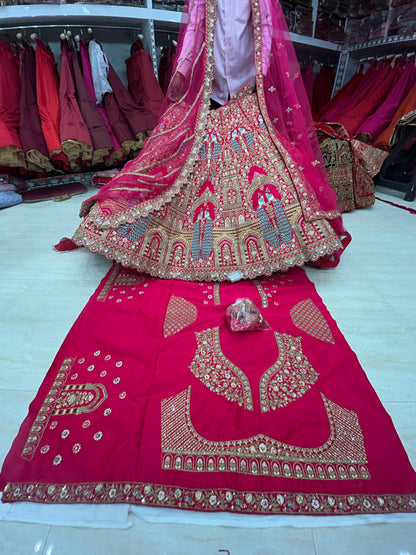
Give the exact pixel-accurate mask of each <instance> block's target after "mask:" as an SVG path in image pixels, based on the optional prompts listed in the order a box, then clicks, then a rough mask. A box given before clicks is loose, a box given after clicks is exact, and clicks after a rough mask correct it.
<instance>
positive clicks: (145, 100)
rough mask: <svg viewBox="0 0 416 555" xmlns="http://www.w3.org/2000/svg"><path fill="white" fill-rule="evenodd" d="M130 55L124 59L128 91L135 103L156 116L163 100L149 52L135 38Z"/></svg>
mask: <svg viewBox="0 0 416 555" xmlns="http://www.w3.org/2000/svg"><path fill="white" fill-rule="evenodd" d="M130 52H131V55H130V57H129V58H127V60H126V70H127V80H128V83H129V92H130V94H131V95H132V97H133V98H134V100H135V102H136V104H138V105H139V106H143V107H144V108H146V109H147V110H149V111H150V112H152V113H153V114H154V115H155V116H156V117H158V116H159V112H160V107H161V106H162V102H163V92H162V89H161V88H160V85H159V82H158V80H157V79H156V76H155V72H154V71H153V66H152V62H151V59H150V55H149V53H148V52H147V51H146V50H145V49H144V48H143V43H142V41H141V40H140V39H137V40H136V41H135V42H134V43H133V44H132V46H131V49H130Z"/></svg>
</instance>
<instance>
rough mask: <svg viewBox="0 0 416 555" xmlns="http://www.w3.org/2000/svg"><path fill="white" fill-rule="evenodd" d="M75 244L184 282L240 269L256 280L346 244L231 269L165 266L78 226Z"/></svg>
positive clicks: (334, 242) (228, 277)
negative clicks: (103, 241)
mask: <svg viewBox="0 0 416 555" xmlns="http://www.w3.org/2000/svg"><path fill="white" fill-rule="evenodd" d="M72 240H73V241H74V243H75V244H76V245H78V246H80V247H86V248H87V249H88V250H89V251H91V252H93V253H98V254H100V255H102V256H105V258H107V260H113V261H114V262H116V263H120V264H121V265H122V266H124V267H125V268H133V269H134V270H137V271H138V272H139V273H146V274H149V275H151V276H153V277H156V278H161V279H180V280H183V281H216V282H220V281H232V278H233V276H234V273H235V272H236V271H239V272H240V273H241V279H256V278H258V277H261V276H263V275H265V276H270V275H271V274H272V273H273V272H279V271H280V272H286V271H287V270H289V269H290V268H295V267H296V266H299V267H300V266H303V265H304V264H306V263H308V262H316V261H317V260H319V259H320V258H321V257H323V256H326V255H329V256H330V255H331V254H333V253H334V252H336V251H337V250H339V249H340V248H341V247H342V243H341V241H340V240H339V239H334V238H332V239H331V240H329V241H328V242H327V243H326V244H324V245H322V243H320V244H318V245H316V246H315V248H313V249H311V247H310V246H308V249H309V250H307V251H306V249H305V251H306V252H304V251H299V252H298V253H297V254H296V255H295V254H291V255H289V257H288V258H286V259H284V260H273V261H268V262H264V263H262V264H250V265H246V266H244V267H239V266H232V267H227V268H224V267H223V268H221V267H216V268H190V267H185V268H183V269H182V268H174V269H172V268H171V267H169V266H168V265H166V266H161V265H159V264H156V263H152V262H151V261H150V260H146V259H144V258H143V259H141V258H139V257H138V256H136V257H135V256H134V255H132V254H131V253H128V252H127V251H126V250H123V249H121V248H114V247H109V246H107V245H106V244H103V243H102V242H101V240H100V239H97V238H96V237H94V235H93V234H92V233H91V234H90V233H89V232H88V231H85V230H84V229H82V228H81V227H80V228H78V229H77V231H76V232H75V235H74V237H73V238H72Z"/></svg>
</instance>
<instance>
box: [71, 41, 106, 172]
mask: <svg viewBox="0 0 416 555" xmlns="http://www.w3.org/2000/svg"><path fill="white" fill-rule="evenodd" d="M69 55H70V60H71V66H72V72H73V75H74V84H75V88H76V98H77V101H78V106H79V109H80V112H81V115H82V118H83V120H84V121H85V124H86V126H87V128H88V132H89V134H90V137H91V142H92V147H93V153H92V160H91V165H92V166H96V165H97V164H101V163H102V162H103V161H104V159H105V158H106V157H107V156H108V155H109V153H110V151H111V149H112V147H113V143H112V141H111V137H110V133H109V132H108V130H107V127H106V126H105V123H104V121H103V118H102V117H101V114H100V113H99V112H98V110H97V107H96V103H95V102H94V101H93V99H92V98H91V95H90V93H89V92H88V90H87V87H86V84H85V80H84V77H83V75H82V71H81V65H80V62H79V59H78V54H77V52H76V50H75V49H72V50H71V51H70V52H69Z"/></svg>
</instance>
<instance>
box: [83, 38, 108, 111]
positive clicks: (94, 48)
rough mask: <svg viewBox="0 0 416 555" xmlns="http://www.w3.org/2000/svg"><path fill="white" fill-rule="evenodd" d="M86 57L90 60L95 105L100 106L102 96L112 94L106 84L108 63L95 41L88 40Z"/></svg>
mask: <svg viewBox="0 0 416 555" xmlns="http://www.w3.org/2000/svg"><path fill="white" fill-rule="evenodd" d="M88 55H89V58H90V64H91V71H92V79H93V83H94V91H95V97H96V99H97V104H99V105H102V103H103V98H104V95H105V94H107V93H112V92H113V89H112V88H111V85H110V83H109V82H108V69H109V63H108V60H107V57H106V55H105V54H104V52H103V49H102V48H101V45H100V44H99V43H98V42H97V41H95V40H90V41H89V42H88Z"/></svg>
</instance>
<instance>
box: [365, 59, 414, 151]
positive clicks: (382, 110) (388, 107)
mask: <svg viewBox="0 0 416 555" xmlns="http://www.w3.org/2000/svg"><path fill="white" fill-rule="evenodd" d="M415 83H416V67H415V65H414V63H410V64H409V65H408V66H407V67H406V68H405V69H404V70H403V74H402V76H401V77H400V79H399V81H398V82H397V83H396V85H395V86H394V87H393V89H392V90H391V92H390V94H389V96H388V97H387V98H386V100H385V101H384V102H383V104H381V106H380V107H379V108H378V109H377V111H376V112H374V114H373V115H372V116H371V117H370V118H368V120H367V121H365V122H364V123H363V125H361V127H360V128H359V129H358V130H357V134H360V133H365V134H366V135H368V136H369V138H370V140H374V139H376V138H377V137H378V136H379V135H380V134H381V133H382V132H383V131H384V129H386V128H387V126H388V125H389V124H390V122H391V120H392V118H393V116H394V114H395V112H396V110H397V109H398V108H399V106H400V104H401V103H402V102H403V100H404V99H405V98H406V96H407V95H408V94H409V92H410V90H411V89H412V87H413V85H414V84H415Z"/></svg>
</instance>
